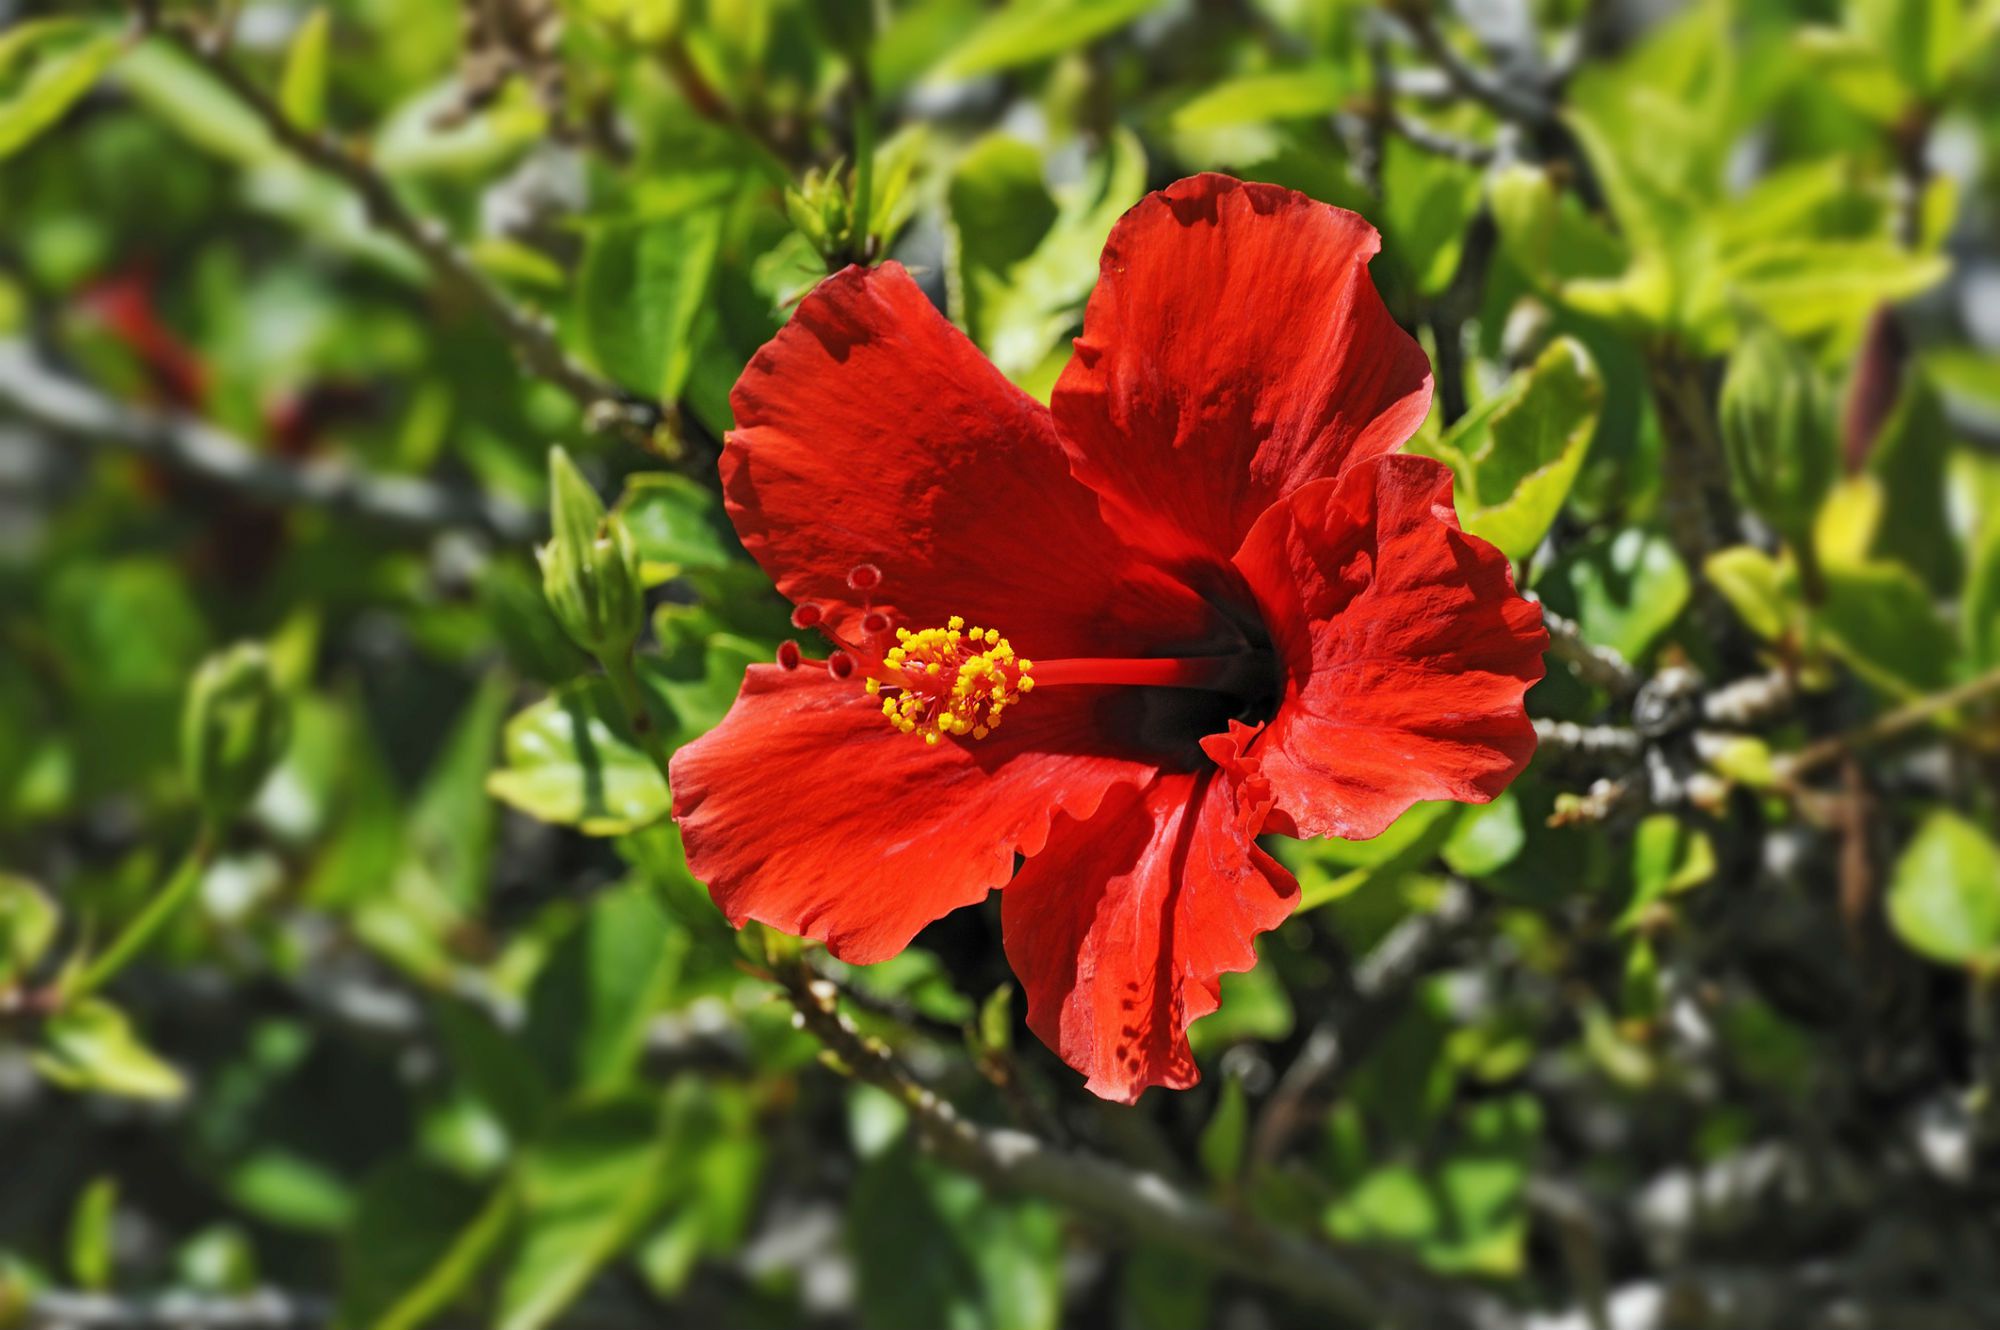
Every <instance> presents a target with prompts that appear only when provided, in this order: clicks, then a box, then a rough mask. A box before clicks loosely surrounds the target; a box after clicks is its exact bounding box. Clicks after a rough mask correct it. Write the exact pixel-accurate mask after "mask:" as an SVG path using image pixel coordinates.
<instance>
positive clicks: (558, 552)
mask: <svg viewBox="0 0 2000 1330" xmlns="http://www.w3.org/2000/svg"><path fill="white" fill-rule="evenodd" d="M549 526H550V529H551V531H552V532H553V534H552V535H551V537H550V539H549V543H548V544H546V545H544V546H542V547H541V548H540V549H538V550H536V551H535V558H536V560H537V561H538V562H540V564H541V566H542V591H543V594H545V595H546V596H547V597H548V600H549V608H550V609H552V610H554V611H555V615H556V621H557V622H559V623H560V624H562V626H563V631H564V632H566V633H568V634H569V635H570V637H571V638H573V639H574V640H575V642H576V644H577V645H578V646H580V647H582V648H583V649H584V650H585V651H588V652H590V653H591V654H592V655H594V656H597V657H598V658H599V659H600V660H608V659H623V657H624V656H625V654H626V653H627V652H629V651H631V649H632V644H633V643H634V642H635V641H637V640H638V638H639V628H640V624H641V622H642V620H643V619H644V616H645V608H646V601H645V591H644V588H643V586H642V584H641V582H640V580H639V547H638V546H637V545H636V544H635V543H634V542H633V540H632V533H631V532H630V531H629V530H627V529H626V526H625V523H624V522H623V521H622V520H621V519H620V518H618V517H617V516H616V515H614V514H609V513H606V512H605V511H604V503H603V501H602V500H600V499H599V498H598V497H597V492H596V491H595V490H593V489H591V488H590V485H589V482H587V481H585V480H584V478H583V474H582V473H581V472H579V471H578V470H577V469H576V466H575V464H574V463H572V462H571V461H570V460H569V454H568V453H566V452H564V451H563V450H562V449H561V448H551V449H550V450H549Z"/></svg>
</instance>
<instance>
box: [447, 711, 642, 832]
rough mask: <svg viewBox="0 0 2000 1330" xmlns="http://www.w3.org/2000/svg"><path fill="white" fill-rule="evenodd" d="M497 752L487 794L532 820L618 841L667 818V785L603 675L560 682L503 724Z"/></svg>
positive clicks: (488, 777)
mask: <svg viewBox="0 0 2000 1330" xmlns="http://www.w3.org/2000/svg"><path fill="white" fill-rule="evenodd" d="M502 749H503V765H502V766H501V768H500V769H499V770H498V771H495V772H493V773H492V774H490V775H488V776H487V778H486V790H487V793H489V794H491V795H492V796H493V797H494V798H496V799H499V800H502V801H503V802H505V803H508V804H511V805H512V806H513V807H515V808H517V809H519V810H520V811H521V812H523V813H526V814H528V815H529V816H530V817H536V818H540V819H541V820H542V821H544V822H558V823H561V824H563V825H565V826H573V827H576V828H577V829H578V830H580V831H582V832H584V833H585V834H586V835H591V836H621V835H624V834H625V833H626V832H630V831H636V830H638V829H639V828H640V827H643V826H646V825H647V824H649V823H652V822H655V821H657V820H659V819H660V818H662V817H664V816H666V813H667V809H668V807H669V804H670V799H669V797H668V794H667V783H666V781H665V780H664V779H662V777H661V776H660V772H659V769H658V768H657V767H655V766H654V765H653V761H652V759H651V758H650V757H648V756H647V755H646V751H645V749H644V748H643V747H641V746H640V744H639V742H638V740H637V739H636V738H635V737H634V736H633V734H632V728H631V725H630V724H629V723H628V722H627V721H626V719H625V713H624V709H623V708H622V707H621V706H619V704H618V698H617V696H616V694H615V693H614V692H613V691H612V688H611V685H610V684H609V683H608V682H607V681H606V680H604V679H603V678H601V677H591V678H587V679H578V680H575V681H574V682H571V683H568V684H565V685H563V686H562V687H561V688H558V689H556V691H555V692H554V693H552V694H550V695H549V696H548V697H547V698H545V699H543V700H542V701H540V702H537V703H535V705H533V706H531V707H529V708H528V709H527V710H526V711H523V712H522V713H521V714H519V715H518V716H516V717H514V719H513V720H511V721H509V722H507V729H506V734H505V738H504V741H503V744H502Z"/></svg>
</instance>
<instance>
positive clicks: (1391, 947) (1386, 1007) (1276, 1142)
mask: <svg viewBox="0 0 2000 1330" xmlns="http://www.w3.org/2000/svg"><path fill="white" fill-rule="evenodd" d="M1476 907H1477V901H1476V899H1475V897H1474V896H1473V892H1472V889H1471V888H1470V887H1468V886H1467V885H1466V884H1465V883H1463V882H1453V883H1452V884H1451V885H1450V886H1449V887H1448V888H1446V890H1445V893H1444V895H1443V896H1442V897H1441V898H1440V899H1439V901H1438V903H1437V907H1436V908H1435V909H1433V910H1431V911H1429V912H1427V913H1424V914H1413V915H1411V916H1410V917H1409V918H1407V919H1405V920H1403V922H1402V923H1400V924H1398V925H1396V927H1395V928H1394V929H1392V930H1391V931H1390V933H1389V935H1388V936H1387V937H1385V938H1383V939H1382V941H1381V942H1380V943H1378V944H1377V945H1376V947H1375V949H1374V950H1373V951H1371V952H1369V953H1368V955H1367V957H1366V958H1364V959H1363V960H1362V962H1361V963H1360V964H1359V965H1357V966H1356V967H1355V969H1354V989H1353V993H1352V995H1351V996H1350V998H1349V999H1348V1001H1347V1002H1346V1003H1344V1004H1342V1006H1343V1009H1342V1010H1340V1011H1337V1012H1335V1013H1334V1014H1333V1015H1331V1016H1329V1017H1328V1018H1327V1019H1326V1020H1324V1021H1322V1022H1321V1023H1320V1024H1319V1025H1318V1026H1317V1027H1315V1028H1314V1030H1313V1032H1312V1033H1311V1034H1309V1035H1307V1036H1306V1042H1305V1045H1304V1046H1303V1047H1302V1048H1301V1049H1300V1050H1299V1054H1298V1056H1297V1057H1295V1058H1293V1059H1292V1064H1291V1066H1289V1067H1287V1068H1286V1069H1285V1074H1284V1076H1283V1077H1282V1078H1281V1079H1280V1080H1279V1082H1278V1088H1277V1089H1275V1090H1273V1091H1272V1092H1271V1098H1270V1099H1269V1100H1268V1101H1267V1102H1266V1103H1265V1105H1264V1110H1263V1113H1262V1115H1261V1116H1260V1117H1259V1118H1258V1120H1257V1129H1256V1133H1255V1136H1254V1137H1253V1141H1252V1146H1251V1150H1252V1157H1253V1158H1255V1159H1258V1160H1261V1161H1263V1162H1266V1163H1268V1162H1270V1161H1272V1160H1275V1159H1277V1158H1279V1157H1280V1156H1282V1155H1283V1154H1284V1152H1285V1149H1286V1147H1287V1146H1289V1145H1290V1144H1291V1141H1292V1139H1293V1137H1294V1136H1296V1135H1297V1134H1298V1132H1299V1130H1300V1129H1301V1128H1303V1127H1304V1126H1305V1124H1306V1122H1307V1121H1308V1119H1309V1118H1310V1117H1311V1114H1312V1111H1313V1108H1314V1106H1315V1105H1317V1104H1321V1103H1324V1102H1326V1101H1327V1100H1328V1099H1329V1098H1331V1097H1332V1095H1333V1093H1334V1091H1335V1088H1336V1086H1337V1083H1338V1081H1339V1080H1340V1078H1341V1077H1342V1076H1344V1075H1345V1074H1346V1073H1347V1072H1348V1071H1351V1070H1352V1069H1353V1068H1354V1066H1355V1064H1356V1063H1358V1062H1359V1061H1360V1060H1361V1059H1362V1057H1364V1056H1365V1055H1366V1054H1367V1052H1368V1050H1369V1049H1370V1048H1372V1047H1373V1046H1374V1044H1375V1042H1376V1041H1377V1040H1379V1039H1380V1038H1381V1037H1382V1036H1383V1035H1384V1034H1385V1033H1387V1032H1388V1029H1389V1027H1390V1026H1391V1025H1392V1024H1394V1022H1395V1017H1396V1014H1397V1013H1398V1012H1399V1011H1400V1010H1401V1009H1402V1006H1403V1002H1404V1000H1405V999H1406V998H1407V997H1408V996H1409V993H1410V990H1411V989H1413V988H1414V987H1416V985H1417V983H1418V981H1419V980H1421V979H1422V978H1423V977H1424V976H1425V975H1426V974H1428V973H1429V972H1430V970H1431V968H1432V967H1433V966H1434V965H1436V964H1437V962H1438V960H1439V958H1440V957H1441V956H1442V955H1443V953H1444V951H1445V949H1446V948H1447V947H1449V946H1450V945H1451V943H1452V941H1453V939H1455V938H1456V937H1458V935H1459V934H1460V933H1462V932H1463V931H1464V930H1465V928H1466V927H1467V925H1469V924H1470V923H1471V922H1472V918H1473V915H1474V913H1475V911H1476Z"/></svg>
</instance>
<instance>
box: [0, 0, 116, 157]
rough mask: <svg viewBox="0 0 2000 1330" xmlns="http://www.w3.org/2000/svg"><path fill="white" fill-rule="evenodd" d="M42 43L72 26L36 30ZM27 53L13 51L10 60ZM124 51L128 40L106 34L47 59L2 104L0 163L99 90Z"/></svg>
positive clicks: (0, 104)
mask: <svg viewBox="0 0 2000 1330" xmlns="http://www.w3.org/2000/svg"><path fill="white" fill-rule="evenodd" d="M33 31H34V34H35V37H36V39H37V41H38V42H39V41H40V40H43V39H46V38H48V37H51V36H67V35H69V34H70V33H72V32H73V31H74V29H72V28H70V27H69V26H68V25H66V24H64V25H57V24H48V25H33ZM20 49H22V48H21V47H20V46H15V47H14V48H12V49H11V50H10V51H9V52H8V54H9V57H10V60H11V57H13V56H14V55H15V54H17V53H18V52H19V50H20ZM124 49H125V40H124V38H122V37H120V36H118V35H117V34H115V33H107V34H105V35H103V36H100V37H95V38H92V39H90V40H88V41H85V42H82V43H81V44H79V45H75V46H70V47H68V48H66V49H63V50H58V51H56V52H54V53H53V54H48V55H44V56H43V57H42V59H41V60H40V61H38V62H37V63H36V65H35V68H34V71H33V72H32V73H30V74H29V75H28V77H27V78H26V79H24V80H23V81H22V83H21V85H20V87H18V88H17V89H15V90H14V92H13V94H12V95H11V96H9V97H8V98H7V99H6V100H5V101H0V161H5V160H6V159H7V158H9V157H12V156H13V155H14V154H15V153H17V152H19V151H21V150H22V149H23V148H25V147H27V146H28V145H29V144H31V143H33V142H34V141H35V140H36V139H37V138H39V137H41V135H42V134H43V133H44V132H46V131H47V130H48V129H50V128H51V127H52V126H54V125H55V123H56V122H57V121H59V120H61V119H62V117H63V115H64V113H66V112H67V111H68V110H69V108H70V107H71V106H73V105H75V104H76V102H77V100H78V99H79V98H81V97H82V96H83V95H84V94H85V93H86V92H89V91H90V90H91V89H92V88H93V87H95V86H96V85H97V80H98V79H99V78H100V77H102V76H103V74H104V71H105V70H107V69H109V68H110V67H111V62H112V61H113V60H116V59H117V58H118V53H119V52H120V51H122V50H124Z"/></svg>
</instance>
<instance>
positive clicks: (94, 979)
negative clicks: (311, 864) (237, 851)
mask: <svg viewBox="0 0 2000 1330" xmlns="http://www.w3.org/2000/svg"><path fill="white" fill-rule="evenodd" d="M214 858H215V832H214V828H213V827H211V826H209V825H208V824H207V823H205V822H204V823H203V825H202V828H201V830H200V831H199V832H198V833H197V834H196V835H195V839H194V845H193V846H192V847H190V848H189V850H188V852H187V857H186V858H184V859H182V860H181V865H180V867H179V868H177V869H175V870H174V875H173V876H172V877H170V878H168V879H167V884H166V885H165V886H164V887H162V888H160V891H159V893H158V894H157V895H155V896H154V897H153V899H152V900H151V901H150V902H148V903H147V905H146V908H145V909H144V910H142V911H140V913H139V917H138V918H137V919H134V920H133V921H132V922H131V923H130V924H127V925H126V927H125V931H124V932H123V933H121V934H119V935H118V939H117V941H115V942H113V943H112V944H111V945H110V946H109V947H108V948H106V949H105V951H104V954H103V955H101V956H99V957H98V958H97V959H96V960H95V961H93V962H91V964H90V966H89V968H87V969H86V970H84V972H83V974H82V976H81V977H80V978H78V979H77V981H76V982H75V983H73V984H70V985H68V986H67V987H66V988H65V990H64V992H63V997H64V1000H65V1001H71V1002H74V1001H76V1000H78V999H80V998H86V997H89V996H90V995H91V994H92V993H95V992H96V991H97V990H98V989H100V988H103V987H104V986H105V985H106V984H108V983H110V982H111V981H112V980H113V979H115V978H117V977H118V974H119V972H120V971H121V970H123V969H124V968H125V967H126V966H127V965H129V964H131V963H132V961H133V959H134V958H136V957H137V956H138V955H139V953H140V952H142V951H144V950H145V949H146V947H147V945H148V944H149V943H151V942H152V940H153V938H154V937H155V936H156V935H157V934H158V933H159V931H160V929H162V928H163V927H165V926H166V922H167V920H169V919H171V918H173V916H174V915H175V913H176V912H178V911H179V910H180V908H181V906H183V905H185V904H186V903H187V901H188V898H189V897H191V896H193V895H194V893H195V889H196V888H197V887H199V886H200V885H201V875H202V873H203V871H204V870H206V869H207V867H208V865H209V863H210V862H211V861H212V860H213V859H214Z"/></svg>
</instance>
